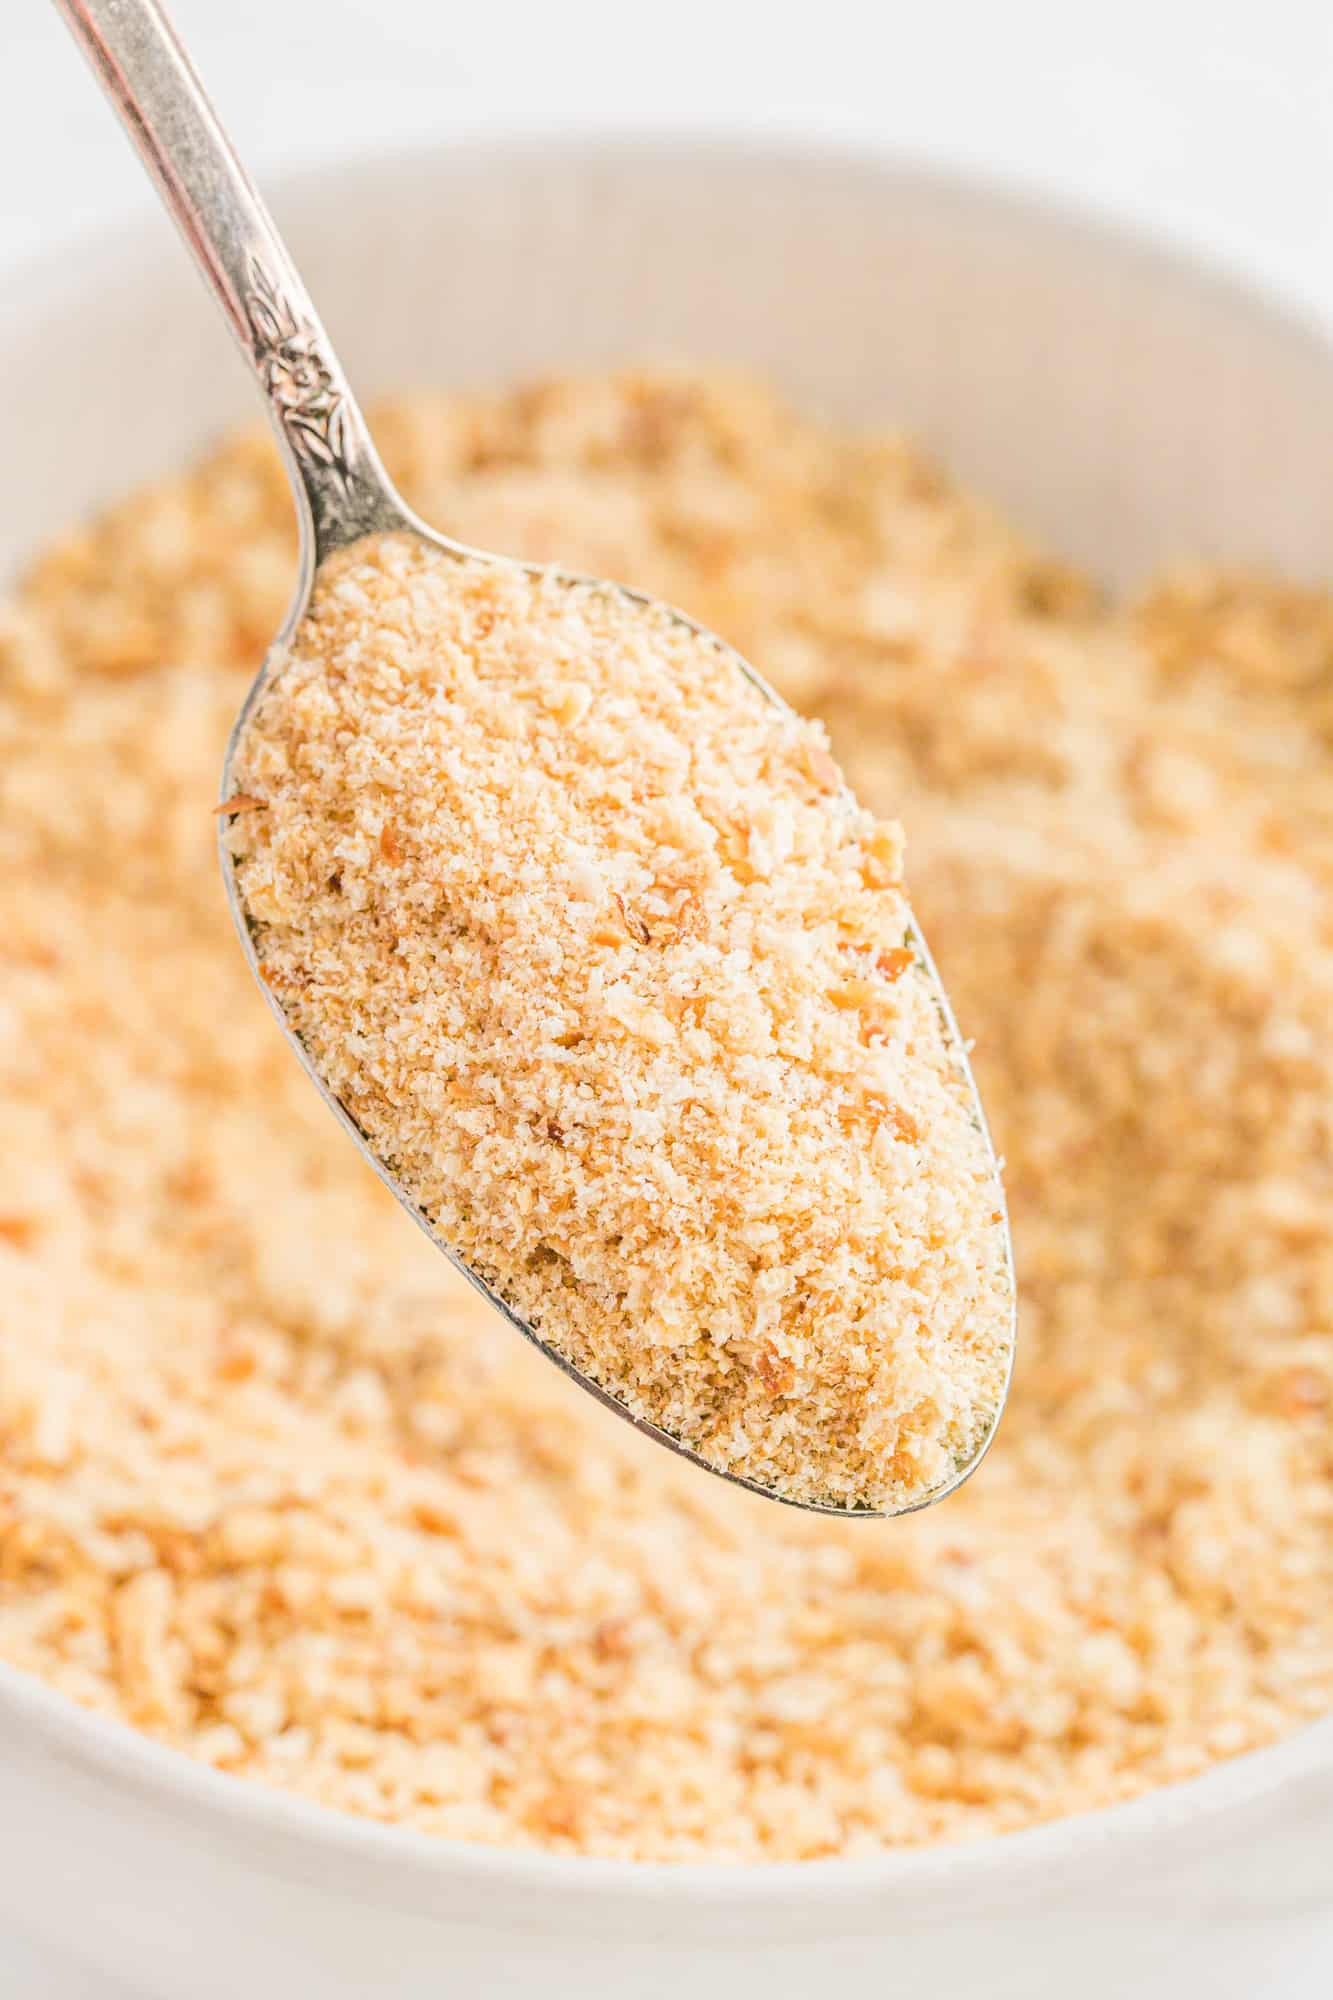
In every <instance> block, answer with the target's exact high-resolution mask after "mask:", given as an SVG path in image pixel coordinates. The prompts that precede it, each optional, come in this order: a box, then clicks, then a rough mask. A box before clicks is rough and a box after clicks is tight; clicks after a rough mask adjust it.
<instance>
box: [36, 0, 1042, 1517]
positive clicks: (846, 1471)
mask: <svg viewBox="0 0 1333 2000" xmlns="http://www.w3.org/2000/svg"><path fill="white" fill-rule="evenodd" d="M62 4H63V6H64V9H65V12H66V13H67V15H68V16H69V18H70V20H71V22H72V23H73V24H74V26H75V28H76V31H77V32H78V34H79V36H80V38H81V39H82V41H83V42H84V44H85V46H86V47H87V48H88V50H89V52H90V53H91V55H92V57H93V59H94V62H95V64H96V66H97V68H98V69H99V71H100V73H101V75H102V77H103V80H104V81H105V82H106V84H107V86H108V89H109V91H110V94H111V95H112V97H113V99H114V100H115V101H116V103H117V104H118V106H119V108H120V110H121V112H122V114H123V115H124V116H125V119H126V122H127V123H128V124H129V126H130V128H131V130H132V132H133V135H134V137H135V138H136V140H137V142H138V144H139V146H140V148H141V150H142V152H143V153H144V155H145V158H146V159H147V162H148V164H149V166H150V168H151V170H152V172H153V174H154V176H155V177H156V179H157V181H158V183H159V185H160V187H161V189H162V191H163V194H164V196H165V198H166V200H167V203H168V205H169V207H170V208H171V209H172V210H173V212H174V213H175V215H176V218H177V220H178V221H179V222H180V223H181V225H182V227H183V228H184V230H185V233H186V236H187V239H188V240H189V242H190V244H191V245H192V247H193V248H194V249H195V252H196V254H197V256H198V257H199V259H200V262H201V263H202V265H203V266H204V268H205V271H206V273H207V275H208V277H209V278H210V280H211V282H212V284H213V287H214V289H215V291H216V292H217V294H218V296H219V297H220V299H221V301H222V304H223V306H224V308H225V310H226V313H227V316H228V318H229V320H230V322H231V324H232V327H233V329H234V331H235V332H236V333H237V334H238V336H239V337H240V340H241V342H242V345H243V346H244V348H245V351H246V353H247V354H248V355H249V356H250V357H251V360H252V362H253V364H254V367H255V370H256V372H257V374H258V376H259V379H260V381H261V383H262V385H263V387H264V389H265V390H266V392H267V395H268V399H269V403H270V407H271V409H272V411H273V414H274V417H275V420H276V423H277V427H278V432H279V436H280V438H281V441H282V444H283V446H284V448H285V454H286V458H287V463H288V467H289V470H290V472H291V475H292V483H293V487H294V490H295V493H296V499H297V505H298V508H299V509H300V512H301V519H302V525H303V548H304V555H303V565H302V578H301V582H300V585H299V588H298V592H297V597H296V602H295V604H294V606H293V608H292V611H291V614H290V616H289V618H288V621H287V624H286V626H285V628H284V630H283V632H282V634H281V635H280V637H279V639H278V642H277V644H276V645H275V647H274V649H273V651H272V652H271V653H270V655H269V657H268V659H267V661H266V662H265V664H264V666H263V668H262V670H261V672H260V674H259V676H258V679H257V680H256V682H255V684H254V687H253V688H252V689H251V692H250V695H249V697H248V699H247V701H246V704H245V707H244V710H243V711H242V714H241V717H240V720H239V722H238V724H237V727H236V730H235V733H234V735H233V738H232V742H231V746H230V749H229V752H228V756H227V762H226V768H225V773H224V782H223V803H222V805H221V806H220V807H219V808H218V810H219V813H220V815H221V827H222V839H221V846H222V857H223V869H224V874H225V878H226V884H227V892H228V895H229V897H230V900H231V905H232V910H233V913H234V915H235V917H236V921H237V925H238V928H239V930H240V934H241V937H242V940H243V942H244V946H245V950H246V952H247V954H248V956H249V959H250V962H251V964H252V966H253V967H254V969H255V971H256V972H257V974H258V976H259V978H260V980H261V981H262V982H263V985H264V988H265V990H266V992H267V994H268V996H269V999H270V1001H271V1003H272V1005H273V1007H274V1009H275V1011H276V1012H277V1014H278V1017H279V1019H280V1020H281V1022H282V1024H283V1027H284V1029H285V1030H286V1032H287V1034H288V1036H289V1038H290V1039H291V1041H292V1043H293V1045H294V1046H295V1048H296V1050H297V1052H298V1054H299V1055H300V1058H301V1060H302V1062H303V1063H304V1064H305V1066H306V1068H307V1069H308V1071H309V1072H310V1074H311V1076H312V1077H313V1078H314V1080H315V1081H316V1083H317V1084H318V1085H319V1087H320V1089H321V1090H322V1091H323V1093H324V1095H325V1097H326V1098H327V1099H328V1101H329V1103H330V1104H331V1105H332V1107H333V1108H334V1110H335V1111H336V1113H337V1115H338V1117H339V1118H340V1120H341V1122H342V1124H343V1125H344V1127H345V1129H346V1130H347V1131H348V1132H349V1133H351V1134H352V1136H353V1137H354V1138H355V1139H356V1140H357V1142H358V1143H359V1144H360V1146H361V1147H362V1148H363V1150H364V1151H365V1152H366V1153H367V1155H368V1156H369V1158H370V1160H371V1161H372V1163H373V1165H374V1166H375V1168H376V1170H377V1172H378V1173H379V1174H380V1176H381V1178H382V1179H384V1180H385V1181H386V1182H387V1184H388V1185H389V1187H390V1188H391V1189H392V1190H393V1192H394V1193H395V1194H396V1195H397V1197H398V1199H399V1200H400V1201H401V1202H402V1203H403V1205H404V1207H406V1208H407V1209H408V1211H409V1212H410V1213H411V1214H412V1215H413V1216H414V1217H415V1219H416V1220H417V1221H418V1222H419V1223H420V1224H421V1226H422V1227H423V1228H424V1229H426V1230H427V1231H428V1233H429V1234H430V1235H431V1236H432V1238H433V1239H434V1240H435V1241H436V1242H437V1243H438V1244H439V1246H440V1247H441V1248H442V1249H443V1250H445V1251H446V1252H447V1253H448V1255H449V1256H450V1257H451V1258H453V1260H454V1261H455V1262H456V1263H457V1264H458V1265H459V1266H460V1267H461V1268H462V1269H463V1270H464V1271H465V1272H466V1274H467V1275H468V1276H469V1277H470V1278H471V1279H472V1280H473V1281H474V1282H475V1283H476V1284H477V1285H478V1286H479V1287H480V1288H481V1289H482V1290H483V1291H485V1292H486V1294H487V1295H488V1296H489V1298H490V1299H491V1300H492V1301H493V1303H494V1304H495V1305H497V1306H498V1307H499V1308H500V1310H501V1311H502V1312H503V1313H504V1314H505V1315H506V1316H507V1318H509V1319H510V1320H511V1321H512V1322H513V1324H514V1325H516V1326H517V1327H519V1328H520V1330H521V1331H522V1332H524V1333H525V1334H527V1335H528V1336H529V1338H530V1339H532V1340H533V1341H534V1342H535V1343H536V1344H537V1345H538V1346H539V1347H541V1348H542V1349H543V1351H544V1352H545V1353H546V1354H548V1355H549V1356H550V1357H551V1359H553V1360H555V1361H557V1362H558V1363H559V1364H560V1365H561V1366H562V1367H563V1368H564V1369H565V1370H566V1371H567V1372H568V1373H569V1374H571V1375H573V1376H574V1378H575V1379H576V1380H577V1381H579V1382H581V1383H582V1384H583V1385H584V1386H585V1387H586V1388H588V1389H590V1390H592V1391H593V1393H594V1394H595V1395H597V1396H598V1397H599V1398H600V1399H601V1400H602V1401H603V1402H605V1403H607V1404H609V1405H610V1407H612V1408H613V1409H615V1410H618V1411H619V1412H620V1413H621V1414H622V1415H624V1416H627V1417H629V1418H630V1419H631V1420H632V1421H633V1422H634V1423H635V1424H637V1425H638V1426H639V1427H640V1428H641V1429H642V1430H644V1431H646V1432H647V1433H648V1434H649V1435H650V1436H652V1437H654V1438H656V1439H657V1440H659V1441H660V1442H662V1443H665V1444H668V1445H670V1446H672V1447H673V1448H674V1449H676V1450H678V1451H681V1452H683V1453H685V1455H686V1456H688V1457H690V1458H692V1459H693V1460H694V1461H695V1462H696V1463H697V1464H699V1465H701V1466H705V1467H707V1468H708V1469H709V1470H710V1471H713V1472H717V1473H721V1474H723V1475H725V1476H727V1477H728V1478H731V1479H733V1480H736V1481H738V1482H740V1483H741V1484H743V1485H746V1486H748V1487H750V1488H752V1489H753V1490H754V1491H756V1492H759V1493H762V1494H765V1495H768V1496H770V1497H772V1498H776V1499H782V1500H786V1501H791V1502H794V1503H796V1504H799V1505H802V1506H805V1507H811V1508H817V1509H821V1510H831V1511H836V1512H840V1513H841V1512H852V1513H859V1514H871V1515H874V1514H891V1513H901V1512H905V1511H907V1510H909V1509H911V1508H915V1507H919V1506H922V1505H925V1504H926V1503H927V1502H929V1501H932V1500H936V1499H938V1498H940V1497H941V1496H942V1495H943V1494H945V1493H947V1492H949V1491H950V1490H951V1489H952V1488H953V1487H955V1486H956V1485H958V1484H959V1482H960V1481H961V1480H962V1479H963V1478H964V1477H966V1475H967V1474H968V1472H970V1471H971V1469H972V1468H973V1467H974V1466H975V1465H976V1463H977V1461H978V1459H979V1458H980V1456H981V1454H982V1452H983V1450H984V1449H985V1446H986V1444H987V1443H988V1441H989V1439H990V1436H991V1434H992V1432H993V1430H994V1427H995V1424H996V1421H997V1419H998V1416H999V1413H1000V1409H1001V1407H1002V1404H1003V1401H1004V1395H1005V1390H1006V1387H1007V1383H1008V1377H1009V1369H1010V1361H1011V1356H1012V1347H1013V1316H1014V1304H1013V1278H1012V1270H1011V1264H1010V1255H1009V1241H1008V1231H1007V1225H1006V1221H1005V1215H1004V1203H1003V1198H1002V1195H1001V1191H1000V1184H999V1178H998V1174H997V1170H996V1165H995V1161H994V1158H993V1156H992V1152H991V1148H990V1143H989V1140H988V1138H987V1135H986V1129H985V1124H984V1121H983V1119H982V1115H981V1110H980V1106H979V1104H978V1102H977V1097H976V1093H975V1089H974V1086H973V1083H972V1079H971V1075H970V1073H969V1070H968V1065H967V1059H966V1055H965V1052H964V1049H963V1046H962V1043H961V1041H960V1039H959V1036H958V1031H957V1029H956V1027H955V1025H954V1022H953V1019H952V1016H951V1014H950V1012H949V1008H948V1004H947V1001H946V999H945V996H944V994H943V991H942V989H941V987H940V984H939V981H938V978H937V975H936V973H935V970H934V968H933V966H932V964H931V962H930V959H929V956H928V954H927V952H926V949H925V946H924V944H923V943H922V940H921V936H920V933H919V931H918V930H917V927H916V924H915V922H914V920H913V917H912V913H911V909H910V907H909V904H908V900H907V895H906V891H905V889H904V886H903V875H902V839H901V835H900V833H899V830H898V828H897V827H896V826H895V825H892V824H885V823H877V822H876V821H874V820H872V819H871V817H870V816H869V815H868V814H867V813H865V812H864V811H862V810H861V809H860V808H859V807H858V806H857V804H856V803H855V801H854V800H853V799H852V798H851V797H850V795H849V794H848V793H847V791H846V790H845V788H844V786H843V784H842V782H841V779H840V777H839V774H838V771H837V768H836V766H835V765H834V763H833V761H832V759H831V757H830V755H829V752H828V748H827V745H826V740H825V737H824V733H823V731H822V729H821V728H820V727H819V725H818V724H816V723H811V722H804V721H801V720H799V719H798V718H797V717H796V716H795V715H794V714H792V713H791V711H790V710H789V709H787V708H786V707H785V706H784V705H783V704H782V703H781V702H780V701H779V700H778V699H777V697H776V696H774V695H773V694H772V693H771V692H770V691H769V690H768V689H767V688H766V687H765V686H764V685H763V683H762V682H761V681H760V680H758V679H757V677H756V676H755V675H754V674H753V673H752V672H751V671H750V669H749V668H748V667H747V666H746V665H745V664H744V662H743V661H742V660H740V659H739V657H738V656H737V655H736V654H735V653H734V652H732V651H731V650H730V649H729V648H728V647H727V646H725V645H724V644H723V643H722V642H721V641H720V640H718V639H716V638H714V637H713V636H712V635H711V634H710V633H707V632H705V631H702V630H701V629H700V628H699V627H698V626H696V625H694V624H692V623H691V622H690V621H689V620H688V619H686V618H684V617H682V616H681V615H680V613H678V612H675V611H672V610H669V609H667V608H666V607H665V606H662V605H660V604H655V603H652V602H650V601H649V600H647V599H645V598H643V597H641V596H638V595H636V594H634V593H633V592H630V591H627V590H624V589H621V588H619V587H618V586H616V585H614V584H609V583H600V582H588V581H583V580H580V579H577V578H573V577H569V576H566V575H563V574H560V573H557V572H555V571H552V570H549V569H541V568H534V567H530V566H525V565H522V564H519V563H516V562H511V561H508V560H505V559H503V558H499V557H495V556H490V555H485V554H482V553H480V552H478V551H475V550H471V549H466V548H464V547H462V546H460V545H459V544H457V543H455V542H451V541H449V540H447V539H446V538H444V537H443V536H440V535H437V534H435V533H433V532H432V531H431V530H430V529H429V528H427V527H426V526H425V525H424V524H423V523H422V522H421V521H419V520H418V519H417V518H416V517H415V516H414V515H413V514H412V513H411V511H410V510H409V509H408V508H407V507H406V505H405V504H404V503H403V501H402V500H401V499H400V498H399V497H398V495H397V494H396V493H395V492H394V490H393V488H392V486H391V485H390V483H389V480H388V477H387V475H386V474H385V472H384V469H383V467H382V466H381V464H380V461H379V458H378V456H377V455H376V452H375V450H374V447H373V445H372V444H371V442H370V438H369V436H368V433H367V431H366V428H365V425H364V422H363V420H362V418H361V415H360V412H359V410H358V409H357V406H356V404H355V402H354V401H353V399H352V396H351V394H350V392H349V390H348V388H347V385H346V382H345V381H344V378H343V376H342V373H341V371H340V369H339V368H338V365H337V363H336V361H335V360H334V358H333V354H332V351H331V349H330V348H329V346H328V343H327V340H326V339H325V336H324V334H323V332H322V330H321V328H320V325H319V322H318V320H317V319H316V317H315V314H314V310H313V308H312V306H311V304H310V302H309V300H308V298H307V296H306V294H305V291H304V289H303V287H302V285H301V283H300V280H299V278H298V277H297V274H296V271H295V269H294V267H293V265H292V263H291V261H290V259H289V258H288V256H287V254H286V252H285V250H284V249H283V247H282V245H281V243H280V241H279V239H278V237H277V234H276V232H275V231H274V229H273V226H272V223H271V222H270V220H269V219H268V216H267V215H266V213H265V211H264V209H263V207H262V205H261V204H260V202H259V199H258V197H257V195H256V194H255V192H254V190H253V189H252V188H251V186H250V184H249V182H248V181H247V179H246V178H245V175H244V173H243V171H242V169H241V167H240V165H239V163H238V162H237V160H236V159H235V157H234V155H233V153H232V151H231V149H230V147H229V145H228V143H227V141H226V139H225V138H224V136H223V134H222V132H221V130H220V128H219V126H218V124H217V121H216V119H215V117H214V115H213V113H212V111H211V109H210V107H209V105H208V102H207V100H206V98H205V97H204V95H203V93H202V91H201V89H200V86H199V84H198V81H197V79H196V78H195V76H194V74H193V72H192V71H191V69H190V68H189V65H188V63H187V62H186V59H185V57H184V55H183V54H182V52H181V50H180V49H179V47H178V45H177V43H176V42H175V40H174V38H173V36H172V33H171V30H170V29H169V27H168V26H167V24H166V22H165V20H164V18H163V16H162V14H161V12H160V10H159V8H158V7H157V6H156V5H155V4H154V0H62ZM219 1032H222V1033H225V1023H221V1024H219Z"/></svg>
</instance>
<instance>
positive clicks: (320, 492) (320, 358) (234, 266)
mask: <svg viewBox="0 0 1333 2000" xmlns="http://www.w3.org/2000/svg"><path fill="white" fill-rule="evenodd" d="M56 6H57V7H58V9H59V10H60V12H61V13H62V14H63V15H64V17H65V20H66V21H67V22H68V24H69V26H70V28H71V30H72V31H73V33H74V36H75V38H76V40H77V41H78V42H79V43H80V45H81V47H82V48H83V50H84V53H85V54H86V55H87V57H88V60H89V61H90V63H91V64H92V66H93V68H94V70H95V71H96V73H97V76H98V77H99V79H100V81H101V83H102V87H103V89H104V90H105V91H106V93H107V96H108V97H109V98H110V99H111V101H112V103H113V104H114V105H115V107H116V109H117V111H118V112H119V113H120V116H121V118H122V120H123V122H124V124H125V127H126V129H127V131H128V132H129V134H130V136H131V138H132V139H133V140H134V143H135V145H136V146H137V147H138V149H139V152H140V155H141V156H142V158H143V161H144V164H145V166H146V167H147V168H148V171H149V173H150V174H151V175H152V178H153V180H154V181H155V182H156V183H157V187H158V191H159V193H160V194H161V196H162V198H163V200H164V202H165V203H166V205H167V207H168V208H169V209H170V211H171V213H172V215H173V216H174V217H175V220H176V222H177V224H178V225H179V227H180V231H181V234H182V235H183V236H184V238H185V241H186V242H187V243H188V245H189V246H190V249H191V250H192V251H193V252H194V255H195V259H196V261H197V262H198V264H199V267H200V269H201V270H202V272H203V274H204V276H205V277H206V279H207V280H208V283H209V285H210V287H211V288H212V291H213V293H214V296H215V297H216V298H217V301H218V303H219V305H220V306H221V307H222V310H223V312H224V313H225V314H226V316H227V321H228V324H229V325H230V327H231V330H232V332H233V333H234V334H235V336H236V338H237V340H238V341H239V343H240V345H241V348H242V349H243V351H244V353H245V354H246V355H247V356H248V358H249V361H250V364H251V366H252V368H253V369H254V372H255V375H256V377H257V379H258V382H259V386H260V388H261V389H262V390H263V392H264V395H265V398H266V399H267V402H268V406H269V412H270V414H271V416H272V418H273V423H274V426H275V428H276V430H277V433H278V437H279V440H280V442H281V444H282V447H283V454H284V457H285V458H286V462H287V469H288V472H289V474H290V476H291V481H292V486H293V489H294V491H295V494H296V501H297V508H298V511H299V513H300V515H301V524H302V543H303V548H304V553H305V559H306V562H307V564H309V563H312V562H314V563H317V562H319V561H320V560H322V558H323V557H324V556H326V555H328V554H329V553H330V552H331V551H332V550H333V549H335V548H338V547H339V546H341V545H342V544H343V543H345V542H350V541H355V540H356V539H357V537H358V536H361V535H365V534H371V533H374V532H377V531H379V530H382V529H385V528H394V527H401V526H403V525H404V524H405V522H406V521H407V519H408V515H407V510H406V508H405V507H404V505H403V503H402V501H401V500H400V499H399V498H398V496H397V494H396V493H395V492H394V489H393V486H392V485H391V483H390V481H389V476H388V474H387V473H386V472H385V470H384V467H383V465H382V464H381V462H380V458H379V454H378V452H377V451H376V450H375V447H374V445H373V444H372V442H371V439H370V434H369V432H368V431H367V429H366V424H365V419H364V417H363V416H362V414H361V411H360V409H359V408H358V406H357V403H356V400H355V398H354V397H353V395H352V392H351V390H350V389H349V388H348V386H347V378H346V377H345V375H344V374H343V371H342V368H341V367H340V365H339V363H338V358H337V356H336V355H335V353H334V351H333V348H332V346H331V345H330V342H329V338H328V335H327V334H326V333H325V331H324V328H323V326H322V325H321V324H320V320H319V316H318V314H317V313H316V311H315V308H314V306H313V305H312V304H311V302H310V298H309V295H308V294H307V292H306V288H305V286H304V285H303V284H302V282H301V279H300V277H299V275H298V273H297V270H296V266H295V264H294V263H293V262H292V260H291V257H290V256H289V255H288V252H287V250H286V247H285V246H284V244H283V241H282V238H281V237H280V236H279V235H278V232H277V230H276V229H275V228H274V226H273V221H272V218H271V217H270V215H269V212H268V210H267V209H266V208H265V206H264V204H263V202H262V201H261V200H260V198H259V195H258V194H257V192H256V190H255V188H254V185H253V183H252V182H251V180H250V177H249V175H248V174H247V173H246V171H245V169H244V167H243V166H242V165H241V163H240V161H239V160H238V159H237V157H236V154H235V152H234V151H233V149H232V146H231V142H230V141H229V140H228V138H227V135H226V133H225V132H224V131H223V129H222V126H221V125H220V124H219V122H218V119H217V115H216V113H215V112H214V110H213V107H212V105H211V104H210V103H209V101H208V98H207V96H206V95H205V93H204V89H203V86H202V84H201V83H200V81H199V78H198V77H197V76H196V75H195V72H194V69H193V67H192V66H191V64H190V60H189V58H188V56H187V55H186V53H185V51H184V49H183V48H182V47H181V45H180V43H179V42H178V41H177V39H176V36H175V33H174V31H173V29H172V27H171V25H170V23H169V21H168V20H167V17H166V15H165V14H164V12H163V10H162V8H161V7H160V6H159V5H158V4H157V0H56Z"/></svg>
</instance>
